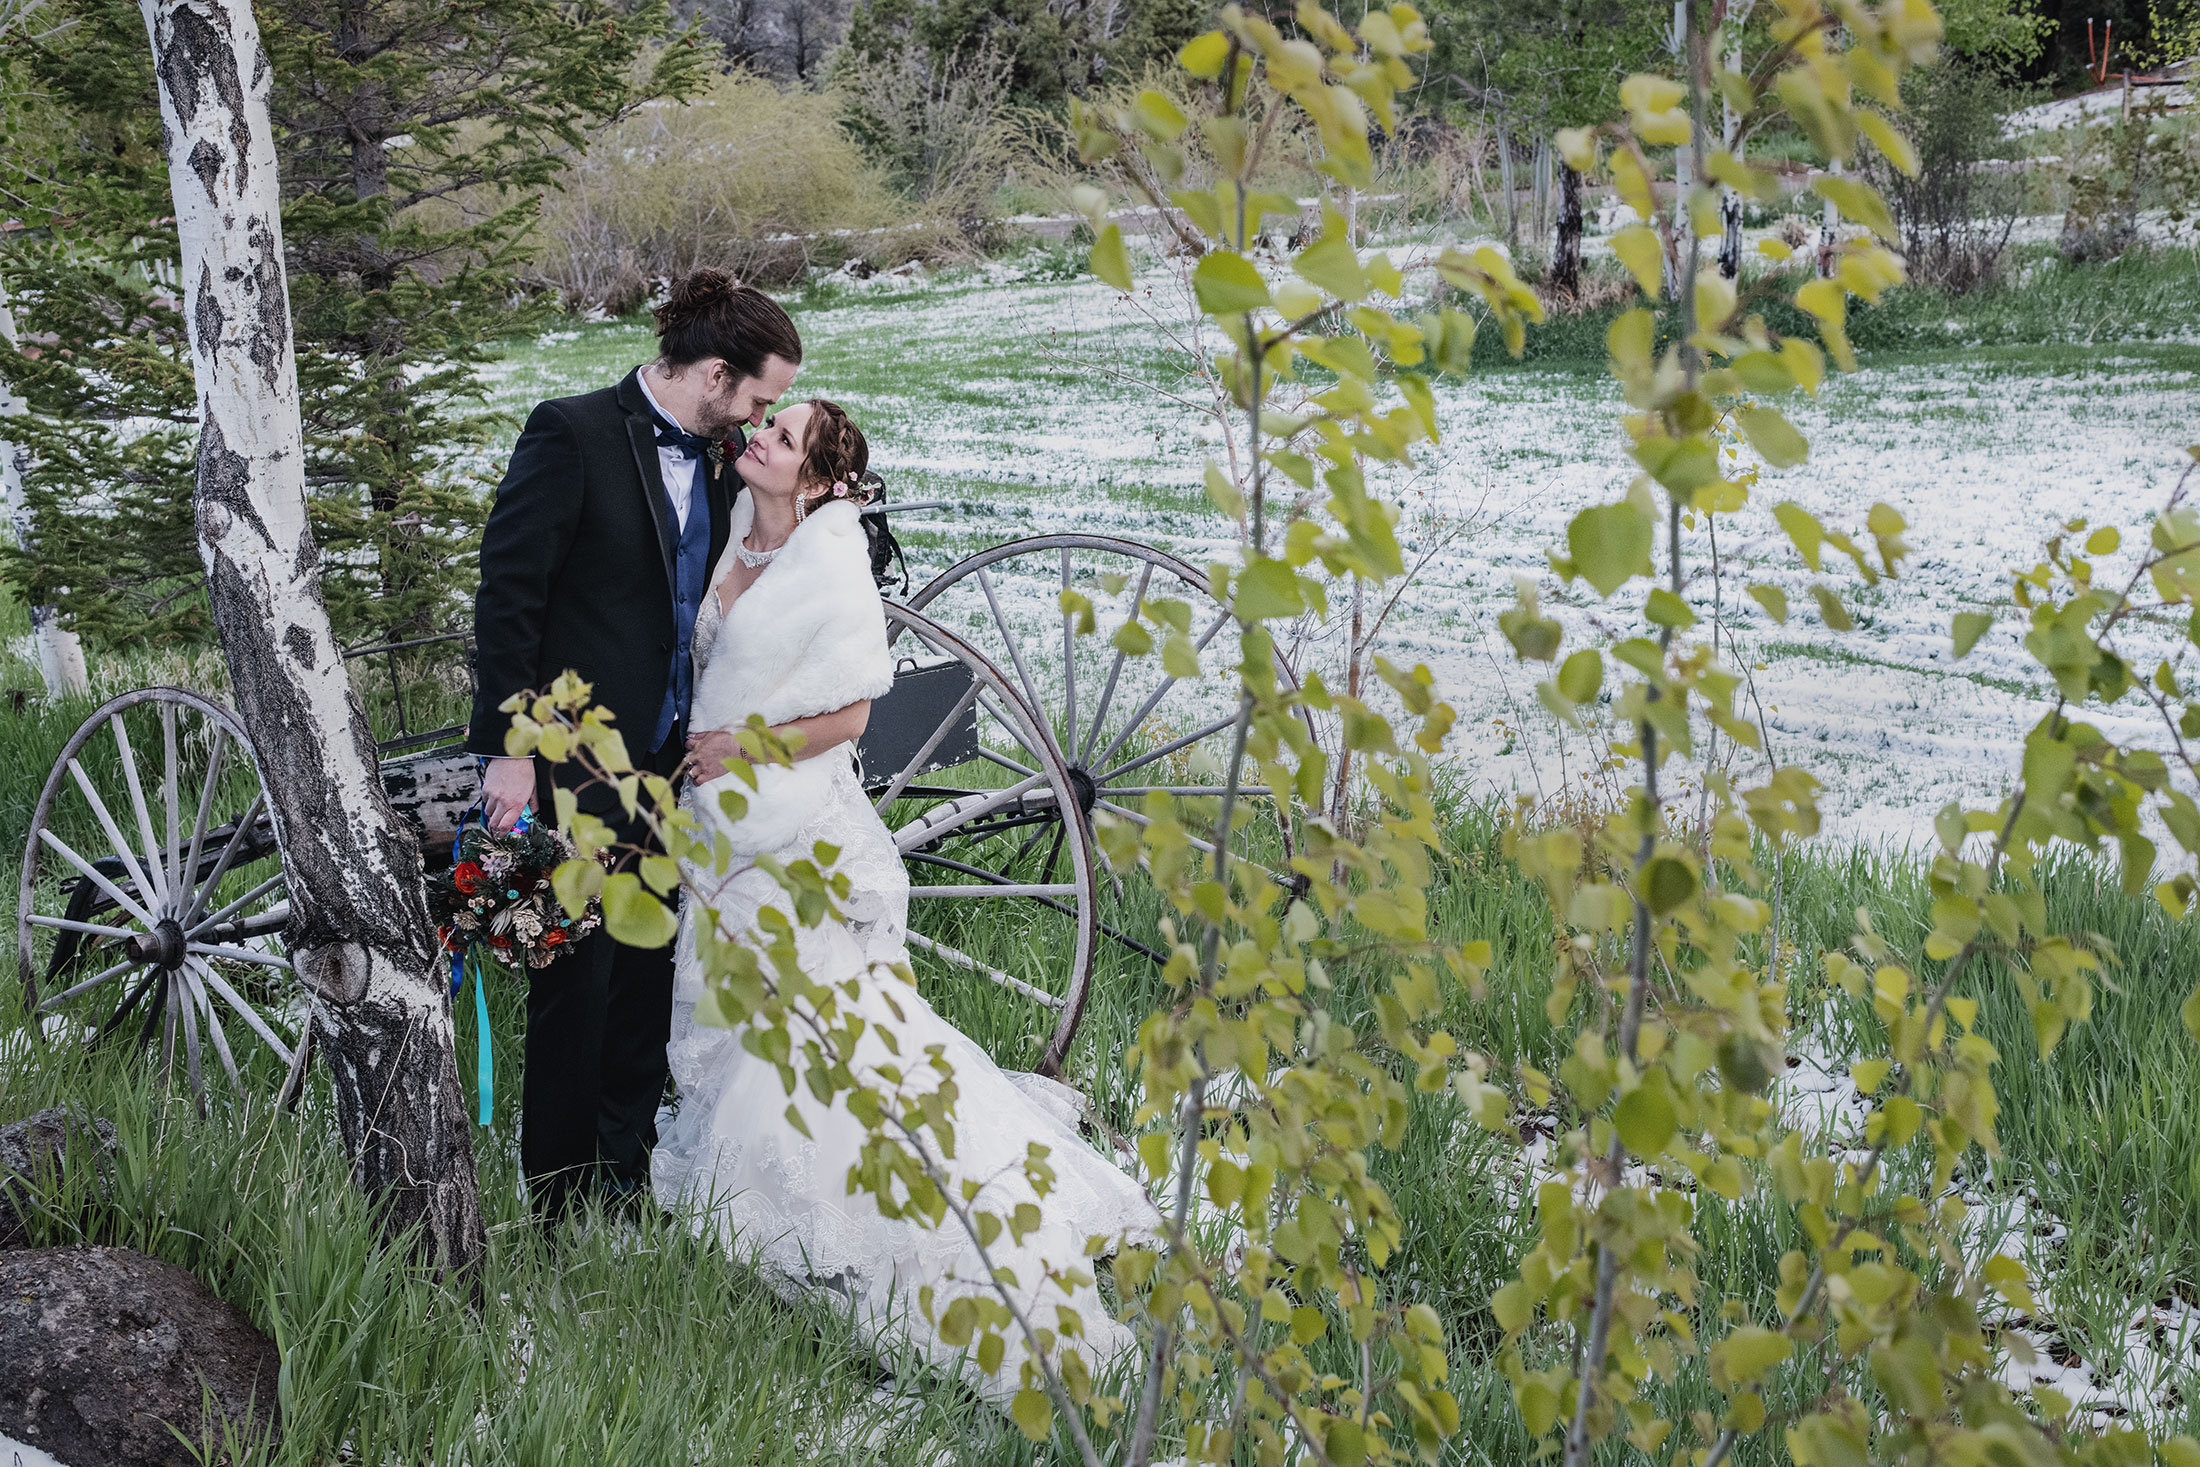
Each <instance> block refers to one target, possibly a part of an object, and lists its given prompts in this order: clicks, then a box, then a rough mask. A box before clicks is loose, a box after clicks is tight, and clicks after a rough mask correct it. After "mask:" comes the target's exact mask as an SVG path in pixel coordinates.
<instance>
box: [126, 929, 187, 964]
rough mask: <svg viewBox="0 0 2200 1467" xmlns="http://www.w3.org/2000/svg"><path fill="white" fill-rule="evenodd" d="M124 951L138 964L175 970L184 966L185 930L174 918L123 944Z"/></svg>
mask: <svg viewBox="0 0 2200 1467" xmlns="http://www.w3.org/2000/svg"><path fill="white" fill-rule="evenodd" d="M123 951H124V952H126V953H128V954H129V955H130V960H131V961H132V962H136V963H151V964H152V965H153V966H154V967H156V968H166V969H175V968H180V967H182V966H183V954H184V937H183V928H182V927H181V926H180V925H179V924H178V923H177V922H176V919H175V918H173V917H170V918H167V919H166V920H164V921H163V922H162V923H161V924H160V925H159V926H158V927H155V928H154V929H153V930H152V931H150V932H141V933H139V934H138V935H137V936H135V937H133V938H131V939H130V940H129V941H128V942H126V943H124V944H123Z"/></svg>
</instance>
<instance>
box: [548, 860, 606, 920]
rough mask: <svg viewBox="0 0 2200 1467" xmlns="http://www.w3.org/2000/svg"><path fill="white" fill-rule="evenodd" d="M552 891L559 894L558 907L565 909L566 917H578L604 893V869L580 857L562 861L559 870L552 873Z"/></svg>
mask: <svg viewBox="0 0 2200 1467" xmlns="http://www.w3.org/2000/svg"><path fill="white" fill-rule="evenodd" d="M550 889H551V890H552V891H554V892H556V893H557V894H558V905H559V906H561V907H563V908H565V915H566V916H568V917H578V916H580V914H581V913H583V912H585V911H587V910H588V904H589V903H590V902H591V901H593V900H595V898H596V897H597V895H598V894H600V893H601V892H602V891H603V867H602V866H601V865H599V864H597V863H596V862H594V861H584V860H581V859H579V858H578V857H576V858H575V859H573V860H570V861H560V862H559V863H558V869H557V870H555V871H553V872H551V873H550Z"/></svg>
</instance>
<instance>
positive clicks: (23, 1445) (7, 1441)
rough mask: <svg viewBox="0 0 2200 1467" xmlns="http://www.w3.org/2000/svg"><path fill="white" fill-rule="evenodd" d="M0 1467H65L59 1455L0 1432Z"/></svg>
mask: <svg viewBox="0 0 2200 1467" xmlns="http://www.w3.org/2000/svg"><path fill="white" fill-rule="evenodd" d="M0 1467H65V1464H64V1463H63V1462H62V1460H61V1459H60V1458H59V1457H56V1456H54V1455H53V1454H52V1453H51V1452H46V1451H41V1450H40V1449H39V1448H37V1447H34V1446H32V1445H30V1443H28V1442H19V1441H17V1440H16V1439H15V1438H14V1437H12V1436H9V1435H8V1434H7V1433H5V1432H0Z"/></svg>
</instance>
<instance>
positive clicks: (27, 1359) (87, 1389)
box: [0, 1248, 281, 1467]
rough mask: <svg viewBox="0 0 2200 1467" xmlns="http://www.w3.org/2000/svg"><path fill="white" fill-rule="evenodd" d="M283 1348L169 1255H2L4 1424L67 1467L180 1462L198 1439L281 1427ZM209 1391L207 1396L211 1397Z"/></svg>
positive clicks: (0, 1407)
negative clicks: (278, 1383) (225, 1430)
mask: <svg viewBox="0 0 2200 1467" xmlns="http://www.w3.org/2000/svg"><path fill="white" fill-rule="evenodd" d="M280 1363H281V1362H280V1358H279V1357H278V1355H277V1353H276V1350H275V1346H274V1344H273V1342H272V1341H270V1340H269V1339H268V1338H267V1336H265V1335H263V1334H261V1333H260V1332H259V1331H258V1330H257V1329H254V1328H253V1327H252V1323H251V1321H249V1320H247V1319H246V1318H245V1317H244V1316H243V1315H242V1314H240V1313H238V1312H237V1311H236V1310H235V1309H233V1308H232V1307H230V1306H229V1305H228V1304H227V1303H225V1302H223V1300H221V1299H220V1298H219V1297H217V1296H216V1295H215V1294H214V1292H213V1291H212V1290H210V1289H208V1288H207V1287H206V1286H205V1285H204V1284H202V1283H200V1282H199V1281H198V1280H197V1279H195V1278H193V1277H192V1276H191V1275H190V1274H188V1273H185V1272H184V1271H183V1270H182V1269H180V1268H177V1267H175V1266H174V1265H172V1264H167V1263H162V1262H161V1261H160V1260H159V1259H157V1258H148V1257H146V1256H145V1255H144V1254H142V1253H136V1252H132V1251H131V1250H130V1249H128V1248H22V1249H17V1250H15V1251H13V1252H8V1253H0V1434H4V1435H6V1436H10V1437H13V1438H15V1439H16V1440H17V1441H20V1442H22V1443H23V1444H24V1445H26V1446H33V1447H37V1448H39V1449H40V1450H42V1451H46V1452H50V1453H52V1454H53V1455H54V1456H55V1457H56V1458H58V1459H60V1460H61V1461H63V1462H67V1463H70V1464H71V1467H139V1464H147V1467H150V1464H154V1463H158V1464H161V1467H169V1464H174V1467H185V1464H188V1463H191V1462H193V1461H195V1460H196V1459H195V1458H194V1457H193V1455H192V1453H191V1452H190V1451H189V1450H188V1449H187V1448H186V1447H185V1446H184V1444H183V1443H182V1442H181V1441H179V1440H177V1438H176V1436H175V1434H174V1433H173V1432H171V1431H170V1430H169V1429H168V1428H169V1423H171V1422H173V1423H174V1424H175V1426H176V1428H177V1430H179V1431H181V1432H182V1433H183V1434H184V1435H185V1436H187V1437H189V1438H191V1439H192V1440H193V1441H201V1440H211V1441H213V1442H214V1443H216V1444H217V1446H218V1444H219V1443H220V1441H221V1439H222V1438H221V1431H222V1421H223V1420H224V1419H226V1420H227V1421H228V1422H229V1423H230V1425H231V1429H232V1431H233V1432H234V1434H235V1435H236V1436H238V1437H239V1438H240V1439H253V1440H256V1439H257V1438H258V1437H259V1436H260V1435H261V1434H262V1433H269V1434H272V1433H273V1432H274V1431H275V1430H276V1429H277V1428H276V1420H275V1416H276V1410H277V1407H276V1402H275V1380H276V1371H277V1369H278V1368H279V1366H280ZM209 1394H210V1395H211V1402H210V1403H209V1401H208V1396H209Z"/></svg>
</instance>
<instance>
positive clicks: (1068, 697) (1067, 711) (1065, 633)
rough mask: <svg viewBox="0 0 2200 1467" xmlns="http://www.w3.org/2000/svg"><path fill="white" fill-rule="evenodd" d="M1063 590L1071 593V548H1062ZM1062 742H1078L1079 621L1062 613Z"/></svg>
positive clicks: (1065, 743)
mask: <svg viewBox="0 0 2200 1467" xmlns="http://www.w3.org/2000/svg"><path fill="white" fill-rule="evenodd" d="M1062 590H1063V593H1064V594H1067V593H1068V591H1069V547H1068V546H1067V545H1064V546H1063V547H1062ZM1062 679H1063V690H1062V742H1063V744H1064V745H1065V746H1071V745H1074V744H1076V742H1077V619H1076V617H1074V616H1072V615H1071V614H1070V613H1069V612H1067V611H1064V612H1063V613H1062Z"/></svg>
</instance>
